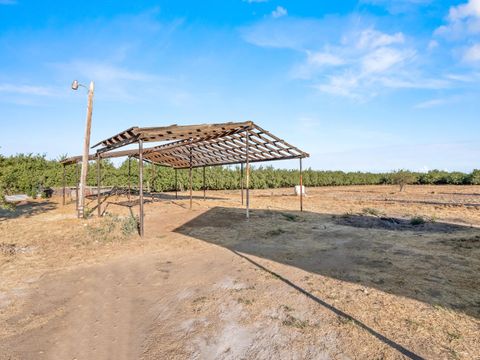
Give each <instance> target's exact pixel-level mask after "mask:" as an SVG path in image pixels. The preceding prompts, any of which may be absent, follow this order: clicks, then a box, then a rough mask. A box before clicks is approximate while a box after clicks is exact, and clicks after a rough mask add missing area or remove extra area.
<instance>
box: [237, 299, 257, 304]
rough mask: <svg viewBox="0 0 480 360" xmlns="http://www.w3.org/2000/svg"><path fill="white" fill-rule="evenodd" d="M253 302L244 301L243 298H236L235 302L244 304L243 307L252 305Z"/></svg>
mask: <svg viewBox="0 0 480 360" xmlns="http://www.w3.org/2000/svg"><path fill="white" fill-rule="evenodd" d="M253 301H254V300H250V299H245V298H238V299H237V302H238V303H239V304H244V305H252V304H253Z"/></svg>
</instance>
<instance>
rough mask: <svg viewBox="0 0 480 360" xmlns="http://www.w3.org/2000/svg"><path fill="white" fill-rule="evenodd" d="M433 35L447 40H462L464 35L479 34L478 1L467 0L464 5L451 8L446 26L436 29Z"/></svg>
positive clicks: (479, 0) (479, 16) (479, 8)
mask: <svg viewBox="0 0 480 360" xmlns="http://www.w3.org/2000/svg"><path fill="white" fill-rule="evenodd" d="M434 33H435V35H440V36H444V37H446V38H449V39H463V38H464V37H465V36H466V35H471V34H480V0H469V1H468V2H467V3H465V4H460V5H458V6H452V7H451V8H450V10H449V12H448V16H447V24H445V25H442V26H440V27H438V28H437V29H436V30H435V32H434Z"/></svg>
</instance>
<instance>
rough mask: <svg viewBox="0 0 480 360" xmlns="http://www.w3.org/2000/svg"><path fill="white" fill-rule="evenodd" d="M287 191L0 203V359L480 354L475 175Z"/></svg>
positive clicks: (479, 214)
mask: <svg viewBox="0 0 480 360" xmlns="http://www.w3.org/2000/svg"><path fill="white" fill-rule="evenodd" d="M291 193H292V190H291V189H277V190H257V191H252V192H251V207H252V211H251V218H250V219H249V220H246V219H245V211H244V209H243V208H242V205H241V201H240V194H239V192H226V191H215V192H214V191H209V192H207V200H205V201H204V200H203V197H202V193H200V192H197V193H194V195H195V199H194V201H193V210H190V209H189V208H188V207H189V201H188V199H187V197H186V195H187V194H186V193H181V194H179V195H180V196H179V199H175V198H174V196H172V194H171V193H168V194H158V195H157V196H156V198H155V199H154V201H151V200H150V199H149V202H148V203H147V204H146V206H145V212H146V224H145V229H146V236H145V238H144V239H140V238H139V237H138V236H136V235H132V234H131V232H132V225H131V224H132V222H131V221H130V220H129V217H131V215H130V214H131V212H133V214H136V213H138V206H134V207H129V206H127V205H128V202H126V198H120V197H110V198H108V199H105V200H104V202H103V204H102V208H103V210H104V211H105V216H104V217H103V218H96V216H95V214H96V211H94V212H93V215H92V218H91V219H89V220H78V219H76V217H75V209H74V208H75V205H74V204H73V203H69V204H67V205H66V206H62V205H61V203H60V199H53V200H36V201H34V202H30V203H28V204H23V205H22V204H21V205H19V206H18V208H17V210H16V211H15V212H14V213H6V212H0V359H78V360H80V359H137V358H140V359H402V358H412V359H421V358H426V359H480V336H479V335H480V186H409V187H407V189H406V191H404V192H402V193H399V192H398V189H397V188H396V187H391V186H350V187H324V188H316V189H308V196H307V197H306V198H305V201H304V210H305V211H304V212H302V213H301V212H300V211H299V201H298V198H297V197H295V196H292V195H291ZM90 201H91V204H90V206H91V207H93V206H94V205H95V204H96V200H95V199H91V200H90Z"/></svg>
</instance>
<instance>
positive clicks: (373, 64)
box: [242, 15, 453, 101]
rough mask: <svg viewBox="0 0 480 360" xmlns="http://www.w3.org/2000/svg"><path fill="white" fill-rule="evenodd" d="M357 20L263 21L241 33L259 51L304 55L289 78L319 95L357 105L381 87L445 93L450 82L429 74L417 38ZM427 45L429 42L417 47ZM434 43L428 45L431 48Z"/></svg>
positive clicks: (332, 18) (351, 18) (379, 91)
mask: <svg viewBox="0 0 480 360" xmlns="http://www.w3.org/2000/svg"><path fill="white" fill-rule="evenodd" d="M364 22H365V21H364V20H362V17H356V16H353V15H352V16H347V17H344V18H338V17H327V18H324V19H317V20H315V19H299V18H289V19H285V20H280V21H279V24H276V22H275V21H269V20H264V21H261V22H259V23H257V24H254V25H253V26H251V27H249V28H246V29H242V35H243V37H244V39H245V40H246V41H248V42H250V43H253V44H255V45H257V46H261V47H273V48H287V49H292V50H294V51H298V52H301V53H303V54H305V57H304V60H303V61H301V62H297V63H296V64H294V65H293V67H292V69H291V72H290V75H291V77H292V78H293V79H301V80H305V81H308V82H310V84H309V85H310V86H311V87H312V88H314V89H316V90H318V91H320V92H323V93H327V94H330V95H334V96H344V97H349V98H352V99H356V100H359V101H365V100H368V99H371V98H373V97H375V96H377V95H380V94H383V93H384V91H382V89H392V90H395V89H430V90H432V89H433V90H435V89H445V88H447V87H449V86H450V82H451V81H452V80H453V79H448V78H442V77H441V74H434V75H430V71H429V70H428V69H425V57H424V55H423V54H422V52H421V51H420V50H417V47H418V46H419V43H418V41H417V40H416V39H414V38H410V37H407V36H406V35H405V34H404V33H403V32H400V31H395V32H387V31H381V30H379V29H378V28H376V27H375V26H373V25H369V24H368V22H367V23H364ZM421 46H424V47H427V46H428V42H425V43H424V44H421ZM435 46H436V45H435V44H432V45H431V48H434V47H435Z"/></svg>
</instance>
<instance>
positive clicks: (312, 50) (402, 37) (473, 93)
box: [0, 0, 480, 171]
mask: <svg viewBox="0 0 480 360" xmlns="http://www.w3.org/2000/svg"><path fill="white" fill-rule="evenodd" d="M73 79H78V80H79V81H80V82H82V83H84V84H88V82H89V81H90V80H94V81H95V84H96V93H95V104H94V112H93V127H92V143H95V142H96V141H97V140H101V139H103V138H106V137H108V136H110V135H112V134H114V133H117V132H119V131H121V130H123V129H125V128H128V127H130V126H135V125H138V126H155V125H170V124H193V123H206V122H210V123H211V122H225V121H245V120H253V121H255V122H257V123H258V124H259V125H260V126H262V127H264V128H266V129H268V130H271V131H272V132H273V133H275V134H276V135H278V136H280V137H282V138H284V139H286V140H287V141H289V142H291V143H293V144H295V145H297V146H299V147H300V148H302V149H304V150H305V151H308V152H309V153H310V154H311V158H310V159H308V160H307V161H306V165H307V166H310V167H312V168H315V169H340V170H369V171H388V170H392V169H399V168H408V169H412V170H430V169H434V168H439V169H447V170H461V171H470V170H472V169H474V168H480V164H479V161H480V143H479V141H478V137H479V134H480V124H479V121H478V120H479V118H480V117H479V115H478V113H479V110H480V101H479V100H480V97H479V95H480V0H463V1H433V0H390V1H387V0H360V1H349V0H344V1H274V0H265V1H260V0H256V1H255V0H243V1H242V0H223V1H201V2H200V1H180V0H179V1H168V2H167V1H123V2H121V1H120V2H119V1H101V2H100V1H34V0H32V1H27V0H0V123H1V125H2V136H1V138H0V139H1V140H0V146H1V148H0V151H1V153H3V154H7V155H10V154H15V153H18V152H24V153H31V152H32V153H36V152H40V153H46V154H47V156H48V157H49V158H56V157H58V156H59V155H61V154H69V155H77V154H80V153H81V148H82V137H83V128H84V117H85V107H86V93H84V92H83V90H82V91H77V92H74V91H72V90H71V89H70V84H71V81H72V80H73ZM276 166H279V167H290V166H296V163H291V162H279V163H278V164H276Z"/></svg>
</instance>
